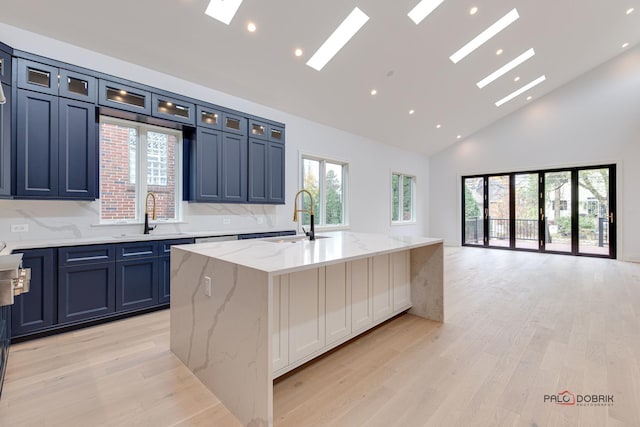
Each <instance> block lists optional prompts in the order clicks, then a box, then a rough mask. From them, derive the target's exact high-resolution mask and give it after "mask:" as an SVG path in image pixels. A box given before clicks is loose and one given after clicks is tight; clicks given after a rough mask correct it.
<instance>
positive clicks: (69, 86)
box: [59, 70, 98, 104]
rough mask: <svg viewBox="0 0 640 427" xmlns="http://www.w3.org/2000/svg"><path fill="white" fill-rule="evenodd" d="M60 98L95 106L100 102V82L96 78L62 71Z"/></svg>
mask: <svg viewBox="0 0 640 427" xmlns="http://www.w3.org/2000/svg"><path fill="white" fill-rule="evenodd" d="M59 93H60V96H62V97H65V98H71V99H77V100H78V101H85V102H90V103H93V104H95V103H96V101H97V100H98V80H97V79H96V78H95V77H91V76H87V75H85V74H80V73H76V72H73V71H69V70H60V91H59Z"/></svg>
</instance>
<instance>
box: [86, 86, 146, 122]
mask: <svg viewBox="0 0 640 427" xmlns="http://www.w3.org/2000/svg"><path fill="white" fill-rule="evenodd" d="M98 103H99V104H100V105H104V106H107V107H112V108H117V109H119V110H126V111H131V112H134V113H140V114H145V115H147V116H150V115H151V92H147V91H145V90H142V89H137V88H134V87H131V86H125V85H122V84H119V83H114V82H110V81H108V80H100V83H99V94H98Z"/></svg>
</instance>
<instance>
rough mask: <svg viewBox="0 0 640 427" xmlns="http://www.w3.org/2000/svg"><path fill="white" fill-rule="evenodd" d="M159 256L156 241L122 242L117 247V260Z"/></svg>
mask: <svg viewBox="0 0 640 427" xmlns="http://www.w3.org/2000/svg"><path fill="white" fill-rule="evenodd" d="M155 256H158V244H157V242H156V241H153V240H150V241H148V242H134V243H122V244H119V245H117V248H116V261H122V260H125V259H137V258H151V257H155Z"/></svg>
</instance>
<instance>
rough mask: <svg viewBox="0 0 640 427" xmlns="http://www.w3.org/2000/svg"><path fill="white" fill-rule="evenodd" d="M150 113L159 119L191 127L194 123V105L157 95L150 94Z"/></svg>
mask: <svg viewBox="0 0 640 427" xmlns="http://www.w3.org/2000/svg"><path fill="white" fill-rule="evenodd" d="M151 113H152V114H153V115H154V116H155V117H160V118H161V119H168V120H172V121H176V122H180V123H184V124H187V125H191V126H193V125H195V123H196V106H195V105H194V104H192V103H190V102H185V101H182V100H180V99H174V98H170V97H168V96H164V95H158V94H157V93H153V94H151Z"/></svg>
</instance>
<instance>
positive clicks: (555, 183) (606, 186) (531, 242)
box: [462, 165, 616, 258]
mask: <svg viewBox="0 0 640 427" xmlns="http://www.w3.org/2000/svg"><path fill="white" fill-rule="evenodd" d="M462 184H463V195H462V205H463V212H464V213H463V221H462V227H463V237H462V242H463V245H469V246H484V247H496V248H505V249H518V250H528V251H539V252H552V253H565V254H572V255H587V256H599V257H610V258H615V256H616V251H615V241H616V235H615V165H606V166H593V167H582V168H566V169H557V170H555V169H554V170H541V171H531V172H514V173H505V174H492V175H482V176H470V177H463V178H462Z"/></svg>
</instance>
